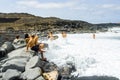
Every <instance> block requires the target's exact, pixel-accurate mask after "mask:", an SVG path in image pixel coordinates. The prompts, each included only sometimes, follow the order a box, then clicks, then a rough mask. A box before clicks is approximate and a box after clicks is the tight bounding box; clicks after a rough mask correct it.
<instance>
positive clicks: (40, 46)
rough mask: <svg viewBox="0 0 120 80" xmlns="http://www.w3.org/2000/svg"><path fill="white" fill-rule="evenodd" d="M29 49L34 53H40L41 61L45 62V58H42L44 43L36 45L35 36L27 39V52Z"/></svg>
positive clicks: (36, 38)
mask: <svg viewBox="0 0 120 80" xmlns="http://www.w3.org/2000/svg"><path fill="white" fill-rule="evenodd" d="M29 48H31V50H33V51H35V52H37V53H38V52H40V53H41V58H42V60H46V58H44V56H43V52H45V51H44V50H43V49H44V43H38V36H37V35H32V36H30V37H29V41H28V43H27V50H26V51H28V49H29Z"/></svg>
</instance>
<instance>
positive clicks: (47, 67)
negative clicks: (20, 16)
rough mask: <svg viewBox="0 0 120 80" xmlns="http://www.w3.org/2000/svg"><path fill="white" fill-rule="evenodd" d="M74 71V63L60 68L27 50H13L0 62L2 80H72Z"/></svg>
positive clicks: (0, 77) (0, 78)
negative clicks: (70, 79) (71, 75)
mask: <svg viewBox="0 0 120 80" xmlns="http://www.w3.org/2000/svg"><path fill="white" fill-rule="evenodd" d="M73 71H75V66H74V65H73V64H72V63H69V64H67V65H66V66H63V67H58V66H57V65H56V64H54V63H53V62H49V61H42V60H41V59H40V54H35V52H33V51H30V52H26V51H25V48H20V49H17V50H13V51H12V52H10V53H8V54H7V57H6V58H4V59H3V60H1V61H0V80H61V79H65V78H67V79H68V78H70V74H71V73H72V72H73Z"/></svg>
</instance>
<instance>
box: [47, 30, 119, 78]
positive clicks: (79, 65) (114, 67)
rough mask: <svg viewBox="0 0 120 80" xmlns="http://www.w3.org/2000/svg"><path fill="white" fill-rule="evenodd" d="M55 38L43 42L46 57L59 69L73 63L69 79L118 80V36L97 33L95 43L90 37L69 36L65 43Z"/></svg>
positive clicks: (88, 34)
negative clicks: (105, 78)
mask: <svg viewBox="0 0 120 80" xmlns="http://www.w3.org/2000/svg"><path fill="white" fill-rule="evenodd" d="M57 35H58V36H59V38H58V39H56V40H53V41H50V40H48V41H46V42H47V43H48V44H49V49H48V50H47V52H46V53H45V57H46V58H47V59H48V60H49V61H51V62H54V63H56V64H57V65H58V66H63V65H65V64H66V63H67V62H72V63H73V64H74V65H75V67H76V69H77V70H76V71H75V72H73V73H72V75H79V76H93V75H97V76H113V77H117V78H119V79H120V68H119V67H120V51H119V50H120V40H119V38H120V33H111V32H106V33H96V39H93V37H92V33H86V34H68V35H67V38H65V39H64V38H62V37H61V34H57ZM114 37H115V38H114ZM116 38H117V39H116Z"/></svg>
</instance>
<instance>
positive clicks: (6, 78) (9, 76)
mask: <svg viewBox="0 0 120 80" xmlns="http://www.w3.org/2000/svg"><path fill="white" fill-rule="evenodd" d="M20 74H21V73H20V72H19V71H17V70H12V69H8V70H7V71H6V72H5V73H3V80H13V79H14V78H15V77H19V76H20Z"/></svg>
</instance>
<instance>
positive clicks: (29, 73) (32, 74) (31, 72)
mask: <svg viewBox="0 0 120 80" xmlns="http://www.w3.org/2000/svg"><path fill="white" fill-rule="evenodd" d="M41 74H42V71H41V69H40V68H39V67H36V68H33V69H28V70H26V71H25V72H24V73H23V74H22V75H21V78H23V79H27V80H34V79H36V78H37V77H39V76H40V75H41Z"/></svg>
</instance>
